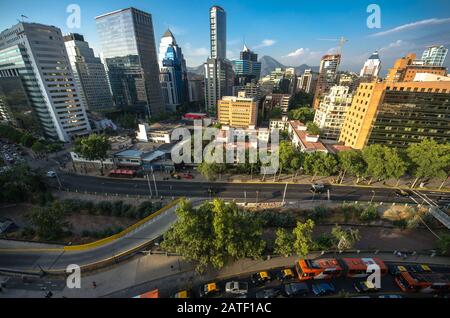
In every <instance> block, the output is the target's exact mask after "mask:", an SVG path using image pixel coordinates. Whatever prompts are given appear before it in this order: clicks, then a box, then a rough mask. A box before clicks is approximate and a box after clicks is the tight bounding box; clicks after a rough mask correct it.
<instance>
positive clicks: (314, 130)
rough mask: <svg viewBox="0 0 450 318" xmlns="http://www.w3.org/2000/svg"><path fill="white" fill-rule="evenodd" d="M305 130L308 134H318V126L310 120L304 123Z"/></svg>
mask: <svg viewBox="0 0 450 318" xmlns="http://www.w3.org/2000/svg"><path fill="white" fill-rule="evenodd" d="M306 131H307V132H308V134H310V135H320V128H319V126H317V125H316V124H315V123H314V122H312V121H310V122H308V123H307V124H306Z"/></svg>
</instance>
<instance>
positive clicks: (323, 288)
mask: <svg viewBox="0 0 450 318" xmlns="http://www.w3.org/2000/svg"><path fill="white" fill-rule="evenodd" d="M312 291H313V293H314V295H316V296H326V295H332V294H334V293H335V292H336V288H334V285H333V284H331V283H318V284H314V285H312Z"/></svg>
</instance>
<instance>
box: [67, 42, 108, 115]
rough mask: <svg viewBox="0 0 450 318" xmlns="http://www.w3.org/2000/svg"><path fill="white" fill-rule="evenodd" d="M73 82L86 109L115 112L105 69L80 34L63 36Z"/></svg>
mask: <svg viewBox="0 0 450 318" xmlns="http://www.w3.org/2000/svg"><path fill="white" fill-rule="evenodd" d="M64 42H65V45H66V49H67V55H68V56H69V61H70V65H71V67H72V72H73V75H74V79H75V82H76V83H77V86H78V88H79V90H80V96H81V99H82V100H83V104H84V105H85V106H86V109H87V110H88V111H91V112H98V113H107V112H113V111H114V110H115V107H114V103H113V100H112V95H111V90H110V88H109V84H108V80H107V76H106V71H105V67H104V66H103V63H102V62H101V60H100V58H99V57H96V56H95V55H94V51H93V50H92V49H91V48H90V47H89V43H88V42H86V41H84V37H83V36H82V35H80V34H76V33H72V34H69V35H66V36H64Z"/></svg>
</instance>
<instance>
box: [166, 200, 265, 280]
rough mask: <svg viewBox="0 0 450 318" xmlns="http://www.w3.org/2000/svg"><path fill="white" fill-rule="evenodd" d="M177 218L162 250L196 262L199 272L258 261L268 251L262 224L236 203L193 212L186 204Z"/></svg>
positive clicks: (206, 205)
mask: <svg viewBox="0 0 450 318" xmlns="http://www.w3.org/2000/svg"><path fill="white" fill-rule="evenodd" d="M176 214H177V216H178V220H177V222H176V223H175V224H174V225H173V226H172V228H171V229H169V231H167V232H166V233H165V235H164V241H163V243H162V245H161V246H162V247H163V249H165V250H166V251H168V252H173V253H178V254H180V255H181V256H182V257H183V258H184V259H185V260H188V261H196V262H197V270H198V271H199V272H201V271H203V270H204V269H205V268H206V267H207V266H208V265H212V266H213V267H214V268H217V269H220V268H222V267H223V266H225V264H226V263H227V261H228V260H229V259H240V258H244V257H253V258H257V257H259V256H260V255H261V254H262V252H263V250H264V248H265V242H264V241H263V240H262V238H261V236H262V226H261V223H260V221H259V220H258V219H255V218H253V217H252V215H250V214H249V213H247V212H245V211H243V210H240V209H239V208H238V206H237V205H236V204H235V203H231V204H226V203H225V202H224V201H221V200H217V199H216V200H214V202H213V203H212V204H211V203H209V202H205V203H203V204H202V205H201V206H200V207H199V208H198V209H194V208H193V207H192V204H191V203H189V202H187V201H184V200H183V201H181V203H180V205H179V207H178V209H177V211H176Z"/></svg>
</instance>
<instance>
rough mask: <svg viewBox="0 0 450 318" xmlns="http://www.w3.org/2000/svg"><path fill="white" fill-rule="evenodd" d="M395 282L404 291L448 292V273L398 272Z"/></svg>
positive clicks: (449, 276)
mask: <svg viewBox="0 0 450 318" xmlns="http://www.w3.org/2000/svg"><path fill="white" fill-rule="evenodd" d="M395 282H396V283H397V285H398V286H399V287H400V289H401V290H402V291H404V292H422V293H448V292H450V274H444V273H411V272H406V271H404V272H398V273H397V274H395Z"/></svg>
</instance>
